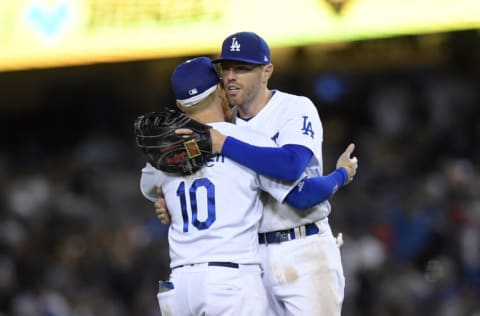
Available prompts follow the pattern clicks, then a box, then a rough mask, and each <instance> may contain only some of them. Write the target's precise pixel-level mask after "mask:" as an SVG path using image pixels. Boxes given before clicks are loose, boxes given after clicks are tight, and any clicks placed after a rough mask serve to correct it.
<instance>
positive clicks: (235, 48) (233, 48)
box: [230, 37, 240, 52]
mask: <svg viewBox="0 0 480 316" xmlns="http://www.w3.org/2000/svg"><path fill="white" fill-rule="evenodd" d="M230 51H231V52H239V51H240V43H239V42H238V41H237V38H236V37H234V38H232V45H230Z"/></svg>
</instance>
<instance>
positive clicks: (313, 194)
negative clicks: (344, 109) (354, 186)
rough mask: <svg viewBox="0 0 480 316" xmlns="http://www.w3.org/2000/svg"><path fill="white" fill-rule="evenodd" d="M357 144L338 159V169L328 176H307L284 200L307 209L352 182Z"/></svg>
mask: <svg viewBox="0 0 480 316" xmlns="http://www.w3.org/2000/svg"><path fill="white" fill-rule="evenodd" d="M354 148H355V146H354V144H350V145H349V146H348V147H347V149H346V150H345V151H344V152H343V153H342V154H341V155H340V157H339V158H338V160H337V169H336V170H335V171H333V172H332V173H330V174H328V175H326V176H319V177H312V178H305V179H303V180H301V181H300V182H299V183H298V184H297V185H296V187H295V188H294V189H293V190H292V191H290V192H289V193H288V195H287V197H286V198H285V200H284V202H285V203H287V204H289V205H291V206H293V207H295V208H297V209H300V210H306V209H308V208H310V207H313V206H315V205H317V204H319V203H322V202H323V201H325V200H327V199H328V198H330V197H331V196H332V195H333V194H334V193H335V192H336V191H337V190H338V189H339V188H340V187H342V186H344V185H347V184H349V183H350V182H352V180H353V177H354V176H355V174H356V173H357V168H358V160H357V158H356V157H350V156H351V154H352V152H353V150H354Z"/></svg>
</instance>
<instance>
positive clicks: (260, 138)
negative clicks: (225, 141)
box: [212, 122, 274, 146]
mask: <svg viewBox="0 0 480 316" xmlns="http://www.w3.org/2000/svg"><path fill="white" fill-rule="evenodd" d="M212 126H213V128H215V129H217V130H218V131H220V132H221V133H223V134H225V135H227V136H231V137H235V138H237V139H239V140H241V141H244V142H247V143H250V144H253V145H258V146H260V145H264V146H272V145H274V143H272V141H271V139H270V138H269V137H267V136H266V135H265V134H264V133H263V132H260V131H258V130H257V129H254V128H252V127H249V126H243V125H235V124H232V123H228V122H220V123H215V124H212Z"/></svg>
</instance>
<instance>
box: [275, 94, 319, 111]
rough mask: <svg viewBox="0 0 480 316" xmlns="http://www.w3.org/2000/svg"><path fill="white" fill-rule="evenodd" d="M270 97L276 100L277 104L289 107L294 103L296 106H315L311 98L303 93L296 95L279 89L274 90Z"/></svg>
mask: <svg viewBox="0 0 480 316" xmlns="http://www.w3.org/2000/svg"><path fill="white" fill-rule="evenodd" d="M272 99H273V100H276V101H277V102H278V103H279V104H283V105H285V106H290V107H291V106H292V104H295V105H297V106H306V107H312V106H313V107H315V105H314V103H313V101H312V99H310V98H309V97H307V96H305V95H297V94H293V93H288V92H284V91H280V90H275V94H274V95H273V98H272Z"/></svg>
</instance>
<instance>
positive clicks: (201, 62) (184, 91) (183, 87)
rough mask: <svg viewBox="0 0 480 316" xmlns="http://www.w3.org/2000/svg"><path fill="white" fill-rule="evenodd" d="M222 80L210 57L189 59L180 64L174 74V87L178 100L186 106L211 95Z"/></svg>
mask: <svg viewBox="0 0 480 316" xmlns="http://www.w3.org/2000/svg"><path fill="white" fill-rule="evenodd" d="M219 81H220V78H219V77H218V74H217V72H216V71H215V67H214V65H213V64H212V60H211V59H210V58H208V57H197V58H193V59H189V60H187V61H185V62H183V63H181V64H180V65H178V66H177V67H176V68H175V70H174V71H173V74H172V87H173V92H174V94H175V98H176V99H177V101H178V102H179V103H180V104H181V105H182V106H185V107H189V106H192V105H195V104H197V103H198V102H200V101H202V100H203V99H205V98H206V97H207V96H209V95H210V94H211V93H212V92H213V91H215V89H216V88H217V85H218V83H219Z"/></svg>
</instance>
